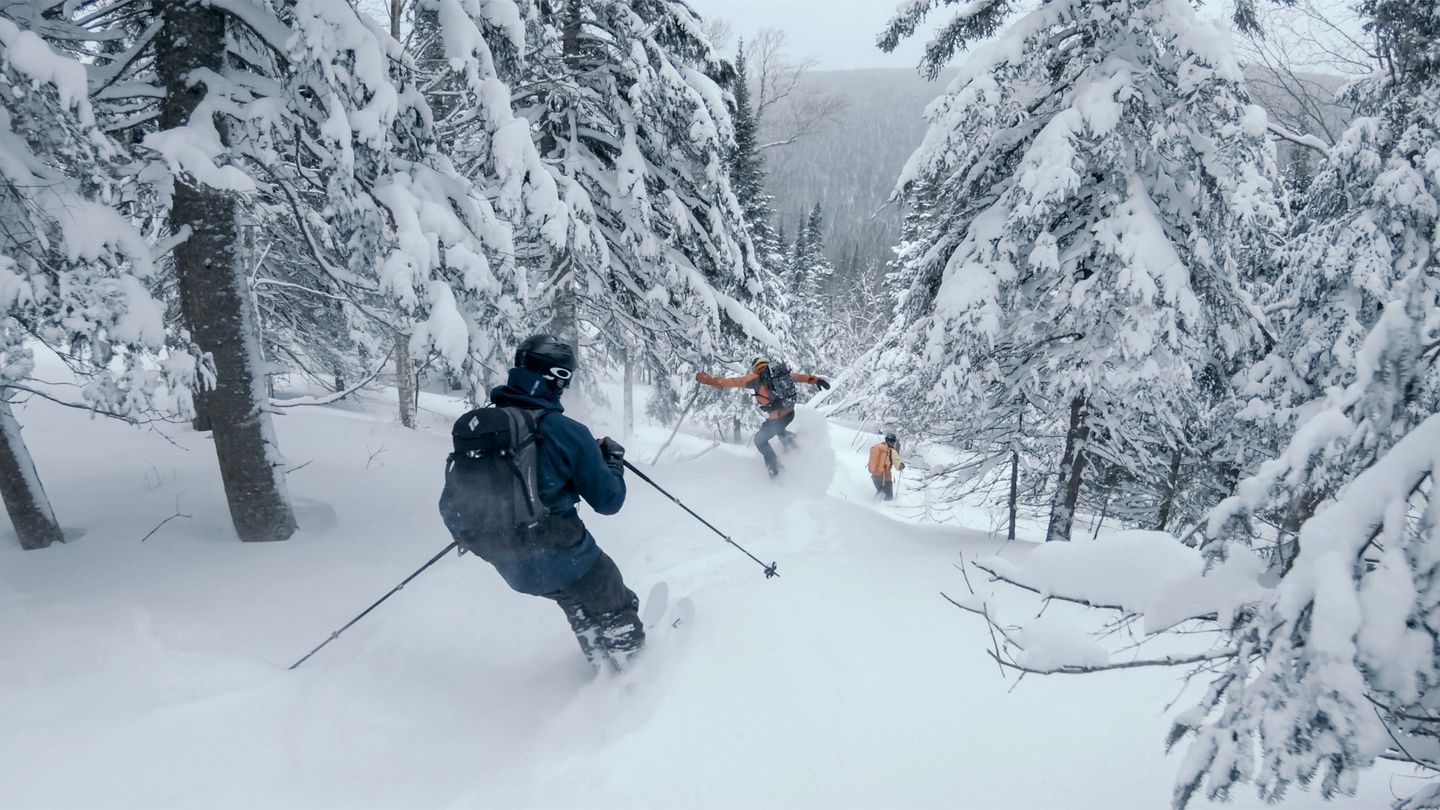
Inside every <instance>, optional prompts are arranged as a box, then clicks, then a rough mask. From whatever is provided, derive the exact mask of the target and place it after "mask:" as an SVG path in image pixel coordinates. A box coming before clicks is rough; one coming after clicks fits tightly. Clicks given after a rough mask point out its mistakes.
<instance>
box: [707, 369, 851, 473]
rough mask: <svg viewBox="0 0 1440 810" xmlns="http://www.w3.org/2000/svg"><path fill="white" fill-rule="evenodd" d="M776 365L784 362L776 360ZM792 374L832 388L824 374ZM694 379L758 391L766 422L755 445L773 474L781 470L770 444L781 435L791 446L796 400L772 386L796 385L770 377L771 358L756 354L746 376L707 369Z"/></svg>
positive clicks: (757, 400)
mask: <svg viewBox="0 0 1440 810" xmlns="http://www.w3.org/2000/svg"><path fill="white" fill-rule="evenodd" d="M776 365H777V366H779V365H781V364H780V363H776ZM788 376H789V378H790V379H791V380H793V381H795V382H798V383H805V384H806V385H814V386H817V387H818V388H819V389H820V390H822V391H827V390H829V389H830V381H829V380H826V379H825V378H824V377H816V376H815V375H814V374H801V373H800V372H798V371H791V372H790V373H789V375H788ZM695 380H696V381H697V382H699V383H701V384H703V385H708V386H710V387H712V388H748V389H750V390H751V391H753V392H754V393H755V404H756V405H757V406H759V408H760V410H762V411H764V412H765V414H766V417H767V418H766V419H765V424H763V425H761V426H760V429H759V430H758V431H756V432H755V449H756V450H759V451H760V455H761V456H762V457H763V458H764V459H765V469H766V470H768V471H769V472H770V477H771V478H774V477H775V476H776V475H779V474H780V461H779V460H778V459H776V458H775V451H774V450H773V449H771V447H770V440H771V439H773V438H775V437H777V436H778V437H779V438H780V443H781V444H783V445H784V446H785V447H787V448H788V447H790V446H792V445H793V443H794V441H795V440H794V439H793V438H792V437H791V436H790V434H789V432H787V431H786V428H787V427H789V426H790V423H791V422H793V421H795V403H794V401H793V400H787V399H786V398H784V397H783V396H776V395H775V394H774V392H773V391H772V388H778V387H788V388H790V389H791V390H793V388H794V386H793V385H791V386H785V385H784V384H783V383H781V384H779V385H776V384H775V383H774V382H773V381H772V380H771V377H770V361H769V360H767V359H765V358H764V357H757V358H755V359H754V361H752V362H751V364H750V373H749V374H747V375H745V376H744V377H716V376H713V375H710V374H706V373H705V372H703V371H702V372H700V373H699V374H696V375H695Z"/></svg>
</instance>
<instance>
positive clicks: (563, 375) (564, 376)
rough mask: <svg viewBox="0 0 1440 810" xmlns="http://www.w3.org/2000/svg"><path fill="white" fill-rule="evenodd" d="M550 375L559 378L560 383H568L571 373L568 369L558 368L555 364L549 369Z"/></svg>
mask: <svg viewBox="0 0 1440 810" xmlns="http://www.w3.org/2000/svg"><path fill="white" fill-rule="evenodd" d="M550 376H551V377H553V378H555V379H557V380H559V381H560V382H562V383H568V382H570V377H571V376H572V374H571V373H570V369H568V368H560V367H559V366H556V367H555V368H552V369H550Z"/></svg>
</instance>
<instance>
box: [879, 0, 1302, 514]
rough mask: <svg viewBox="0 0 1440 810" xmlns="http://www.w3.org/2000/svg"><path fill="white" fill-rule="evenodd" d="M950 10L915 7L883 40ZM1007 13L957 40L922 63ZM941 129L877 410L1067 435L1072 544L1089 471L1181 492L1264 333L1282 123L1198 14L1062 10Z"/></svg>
mask: <svg viewBox="0 0 1440 810" xmlns="http://www.w3.org/2000/svg"><path fill="white" fill-rule="evenodd" d="M932 5H934V4H933V3H930V2H919V3H911V4H908V5H907V7H906V9H904V10H903V11H902V13H900V14H899V15H897V17H896V19H895V20H894V21H892V24H891V26H890V27H889V29H888V30H887V32H886V33H885V34H884V35H882V40H883V41H884V42H885V43H887V44H889V45H893V44H894V43H896V42H898V39H899V38H900V37H902V36H904V35H907V34H908V33H910V32H911V31H913V27H914V25H915V24H916V23H917V22H918V20H919V19H920V17H923V15H924V13H925V12H926V11H928V10H929V9H930V7H931V6H932ZM1009 5H1010V4H1008V3H1005V2H990V3H980V4H976V6H975V7H974V8H971V9H968V10H967V12H966V13H965V14H962V15H959V16H957V17H956V18H955V19H954V20H953V21H952V22H951V23H950V24H949V25H946V26H942V27H941V29H940V32H939V33H938V34H937V35H936V37H935V38H934V39H933V40H932V41H931V43H930V45H929V47H928V48H927V52H926V54H927V55H926V60H925V63H924V65H923V67H924V68H925V69H926V70H929V71H931V72H938V70H939V69H940V67H941V66H942V65H943V63H944V61H945V60H946V59H948V58H949V56H950V55H951V54H952V53H954V52H955V50H956V49H957V48H959V47H961V46H962V45H965V44H967V43H971V42H975V41H977V40H979V39H980V38H983V37H985V36H988V35H989V34H990V33H992V32H994V31H995V30H998V28H999V26H1000V25H1001V24H1002V23H1003V20H1004V18H1005V17H1006V16H1008V14H1009V12H1010V9H1009ZM917 15H918V16H917ZM928 115H929V117H930V120H931V127H930V131H929V133H928V134H927V135H926V138H925V142H924V144H923V145H922V146H921V147H920V149H919V150H917V151H916V153H915V154H914V155H913V156H912V157H911V159H910V161H909V163H908V164H907V166H906V168H905V171H904V173H903V175H902V177H901V180H900V183H899V190H900V193H901V194H902V195H903V194H905V193H906V192H908V191H910V190H912V189H917V190H918V189H924V190H925V195H926V202H927V206H929V210H927V211H926V212H925V216H926V217H927V218H928V219H927V221H925V222H923V223H913V224H912V226H911V227H912V230H913V231H914V232H915V233H914V237H913V238H912V239H911V240H910V242H909V244H907V246H906V247H905V248H904V254H903V255H904V256H905V257H906V259H907V261H906V264H905V266H904V267H903V268H902V270H901V272H902V273H903V274H904V276H905V281H904V287H905V289H904V292H903V293H902V295H901V297H900V300H899V304H898V306H899V312H900V317H898V318H897V319H896V322H895V324H894V326H893V327H892V329H891V331H890V333H889V334H888V335H887V337H886V338H885V340H884V341H883V343H884V345H883V347H882V348H881V349H880V350H877V351H876V352H875V353H872V355H871V357H870V361H869V364H868V367H869V369H870V370H871V371H873V375H872V382H873V390H875V391H876V392H883V393H882V394H881V396H880V398H879V400H880V401H879V402H877V403H876V404H877V405H879V408H878V410H892V409H894V408H895V407H896V406H895V405H894V404H889V405H887V404H886V403H900V402H904V403H913V405H911V406H910V407H907V408H906V410H907V411H908V412H909V413H910V414H911V418H913V419H916V420H926V419H931V418H935V419H940V420H946V421H948V422H949V424H950V425H951V426H952V427H953V428H954V429H955V430H956V431H957V432H959V433H962V434H969V435H975V436H985V435H993V436H996V437H997V439H998V438H999V437H1000V435H1001V433H1000V431H1001V426H1009V425H1016V424H1020V423H1029V424H1031V425H1034V426H1036V427H1040V428H1041V429H1043V430H1045V431H1046V432H1048V433H1049V434H1051V435H1059V436H1061V437H1063V439H1064V441H1063V443H1062V445H1061V446H1060V447H1058V448H1055V449H1054V450H1052V452H1057V453H1058V454H1059V456H1060V458H1059V459H1058V460H1055V459H1054V457H1053V456H1052V460H1051V461H1050V462H1049V463H1048V466H1050V469H1051V470H1053V471H1054V474H1053V479H1052V480H1053V481H1054V482H1055V486H1054V489H1053V492H1054V496H1053V499H1052V502H1051V508H1050V515H1051V520H1050V528H1049V531H1048V533H1047V535H1048V537H1049V538H1050V539H1067V538H1068V537H1069V535H1070V526H1071V523H1072V520H1073V515H1074V512H1075V509H1076V506H1077V504H1078V503H1079V499H1080V495H1081V491H1082V489H1083V486H1084V477H1085V474H1086V466H1087V463H1088V461H1089V459H1090V458H1091V457H1093V456H1096V455H1097V454H1100V455H1103V456H1104V457H1105V458H1106V459H1107V461H1108V463H1109V464H1112V465H1120V466H1122V467H1123V468H1125V469H1126V470H1128V471H1129V472H1130V474H1132V475H1134V476H1135V477H1145V476H1152V477H1153V476H1160V477H1163V476H1164V475H1165V473H1166V472H1168V467H1169V460H1170V458H1171V452H1170V448H1172V447H1174V446H1175V445H1176V443H1178V442H1180V441H1181V440H1182V431H1183V427H1184V425H1185V423H1186V420H1187V419H1188V418H1189V416H1190V415H1191V413H1192V411H1191V405H1192V404H1193V403H1194V402H1195V401H1197V398H1196V397H1195V391H1196V388H1197V386H1198V385H1199V384H1200V381H1201V380H1202V379H1204V378H1205V377H1206V375H1207V374H1211V375H1214V374H1215V373H1216V372H1215V371H1214V370H1215V369H1216V368H1217V367H1224V366H1226V365H1227V364H1230V363H1232V362H1233V360H1234V358H1235V357H1237V356H1239V355H1243V354H1244V353H1245V352H1246V351H1249V350H1250V349H1251V347H1253V346H1255V345H1257V342H1258V341H1259V339H1260V336H1261V335H1262V329H1261V326H1260V324H1259V323H1258V322H1257V319H1256V317H1255V313H1254V308H1253V306H1252V305H1251V303H1250V301H1249V297H1248V295H1247V293H1246V292H1245V290H1244V289H1243V287H1242V278H1241V271H1242V266H1243V263H1242V261H1241V259H1242V257H1243V256H1244V255H1245V251H1246V250H1247V249H1248V246H1249V245H1251V244H1255V243H1260V244H1263V243H1264V242H1265V240H1266V238H1267V234H1268V233H1269V232H1270V231H1271V230H1272V229H1273V228H1274V226H1275V224H1276V222H1277V220H1278V218H1279V217H1280V211H1279V208H1278V205H1277V200H1276V188H1277V182H1276V171H1275V167H1274V161H1273V155H1272V150H1271V147H1270V145H1269V144H1268V143H1267V142H1266V140H1265V115H1264V113H1263V111H1261V110H1260V109H1259V108H1257V107H1255V106H1253V105H1251V104H1250V103H1249V99H1248V96H1247V94H1246V91H1245V88H1244V82H1243V77H1242V75H1241V72H1240V68H1239V65H1238V64H1237V63H1236V61H1235V59H1234V57H1233V55H1231V54H1230V53H1229V51H1228V49H1227V48H1226V46H1225V45H1224V39H1223V37H1221V36H1219V35H1217V34H1215V33H1214V32H1213V31H1211V30H1210V29H1209V27H1208V26H1205V25H1202V24H1201V23H1200V22H1199V21H1198V20H1197V19H1196V18H1195V16H1194V14H1193V12H1192V11H1191V10H1190V9H1189V8H1188V7H1183V6H1182V5H1177V4H1169V3H1162V2H1133V3H1119V2H1100V3H1083V2H1068V1H1064V0H1056V1H1054V2H1045V3H1042V4H1041V5H1040V6H1039V8H1037V9H1035V10H1034V11H1031V12H1029V13H1027V14H1025V15H1024V16H1023V17H1022V19H1021V20H1020V21H1019V22H1018V23H1016V24H1015V25H1014V26H1012V27H1011V28H1010V29H1009V30H1008V31H1007V32H1006V33H1005V34H1004V35H1002V36H1001V37H999V38H998V39H997V40H996V41H994V42H991V43H987V44H985V45H983V46H979V47H977V48H976V49H975V51H974V52H973V54H972V55H971V56H970V58H969V59H968V60H967V61H966V63H965V65H964V66H963V67H962V68H961V70H960V73H959V75H958V76H957V77H956V79H955V80H954V81H953V82H952V83H951V86H950V89H949V91H948V92H947V94H946V95H945V96H943V97H942V98H941V99H939V100H937V101H936V102H935V103H933V104H932V105H931V107H930V110H929V112H928ZM1037 423H1038V424H1037ZM997 443H998V442H997ZM991 451H992V452H997V453H998V451H999V448H998V447H996V446H994V445H992V447H991ZM1057 461H1058V463H1057Z"/></svg>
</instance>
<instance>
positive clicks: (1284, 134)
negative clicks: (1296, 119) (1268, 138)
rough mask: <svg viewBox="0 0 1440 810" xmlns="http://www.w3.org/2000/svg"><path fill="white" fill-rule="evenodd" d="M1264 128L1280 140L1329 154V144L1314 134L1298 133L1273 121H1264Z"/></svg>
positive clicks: (1322, 153)
mask: <svg viewBox="0 0 1440 810" xmlns="http://www.w3.org/2000/svg"><path fill="white" fill-rule="evenodd" d="M1265 128H1266V129H1267V130H1269V131H1270V134H1271V135H1274V136H1275V137H1277V138H1279V139H1281V140H1284V141H1289V142H1291V143H1293V144H1298V145H1300V146H1303V147H1305V148H1307V149H1314V150H1315V151H1316V152H1319V153H1320V154H1321V155H1328V154H1330V145H1329V144H1327V143H1325V142H1324V141H1322V140H1320V139H1319V138H1317V137H1315V136H1314V135H1300V134H1298V133H1295V132H1291V131H1290V130H1288V129H1286V128H1285V127H1283V126H1280V125H1279V124H1277V123H1275V122H1274V121H1268V122H1266V124H1265Z"/></svg>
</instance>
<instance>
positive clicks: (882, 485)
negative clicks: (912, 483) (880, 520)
mask: <svg viewBox="0 0 1440 810" xmlns="http://www.w3.org/2000/svg"><path fill="white" fill-rule="evenodd" d="M870 480H871V481H872V482H874V484H875V494H876V495H884V496H885V500H887V501H893V500H894V499H895V482H894V481H893V480H891V479H889V478H882V477H880V476H878V475H872V476H870Z"/></svg>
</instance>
